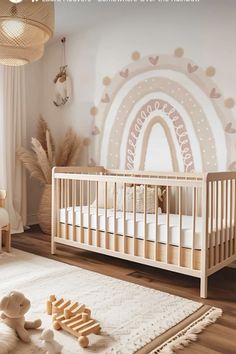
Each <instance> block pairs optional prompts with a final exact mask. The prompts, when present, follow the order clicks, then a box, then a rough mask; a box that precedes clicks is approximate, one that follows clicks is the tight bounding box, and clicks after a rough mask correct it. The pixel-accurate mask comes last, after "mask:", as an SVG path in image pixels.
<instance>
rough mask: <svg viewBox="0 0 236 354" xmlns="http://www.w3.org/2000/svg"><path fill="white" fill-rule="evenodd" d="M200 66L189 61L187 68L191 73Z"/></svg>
mask: <svg viewBox="0 0 236 354" xmlns="http://www.w3.org/2000/svg"><path fill="white" fill-rule="evenodd" d="M198 68H199V66H198V65H194V64H193V65H192V64H191V63H188V66H187V69H188V73H189V74H192V73H194V72H195V71H197V69H198Z"/></svg>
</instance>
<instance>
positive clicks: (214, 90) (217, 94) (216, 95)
mask: <svg viewBox="0 0 236 354" xmlns="http://www.w3.org/2000/svg"><path fill="white" fill-rule="evenodd" d="M220 97H221V93H220V92H217V91H216V89H215V87H214V88H213V89H212V90H211V92H210V98H220Z"/></svg>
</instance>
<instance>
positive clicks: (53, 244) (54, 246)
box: [51, 240, 57, 254]
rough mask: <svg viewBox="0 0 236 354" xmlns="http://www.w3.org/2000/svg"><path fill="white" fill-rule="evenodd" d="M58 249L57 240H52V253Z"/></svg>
mask: <svg viewBox="0 0 236 354" xmlns="http://www.w3.org/2000/svg"><path fill="white" fill-rule="evenodd" d="M56 250H57V246H56V242H54V241H53V240H51V254H56Z"/></svg>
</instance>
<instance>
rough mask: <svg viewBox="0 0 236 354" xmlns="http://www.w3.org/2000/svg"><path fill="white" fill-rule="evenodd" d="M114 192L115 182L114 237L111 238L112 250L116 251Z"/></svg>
mask: <svg viewBox="0 0 236 354" xmlns="http://www.w3.org/2000/svg"><path fill="white" fill-rule="evenodd" d="M116 192H117V187H116V183H114V238H113V243H114V244H113V249H114V251H116Z"/></svg>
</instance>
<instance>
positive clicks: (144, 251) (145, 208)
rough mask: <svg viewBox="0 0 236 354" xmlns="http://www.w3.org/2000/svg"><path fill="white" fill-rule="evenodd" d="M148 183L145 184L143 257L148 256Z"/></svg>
mask: <svg viewBox="0 0 236 354" xmlns="http://www.w3.org/2000/svg"><path fill="white" fill-rule="evenodd" d="M146 244H147V185H145V186H144V210H143V257H144V258H146V257H147V247H146Z"/></svg>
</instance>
